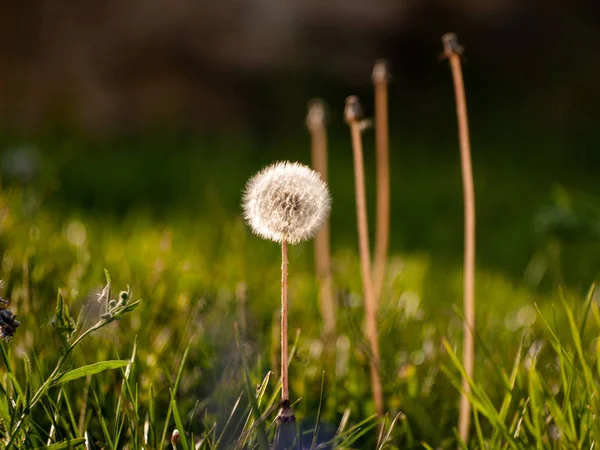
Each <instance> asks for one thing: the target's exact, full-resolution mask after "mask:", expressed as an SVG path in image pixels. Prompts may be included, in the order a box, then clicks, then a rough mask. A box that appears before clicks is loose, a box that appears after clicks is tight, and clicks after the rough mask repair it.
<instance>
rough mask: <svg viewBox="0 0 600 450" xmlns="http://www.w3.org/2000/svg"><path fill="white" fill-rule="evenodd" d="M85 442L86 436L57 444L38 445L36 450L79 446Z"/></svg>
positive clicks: (54, 449) (60, 449)
mask: <svg viewBox="0 0 600 450" xmlns="http://www.w3.org/2000/svg"><path fill="white" fill-rule="evenodd" d="M82 444H85V438H77V439H71V440H70V441H63V442H57V443H56V444H51V445H48V446H44V447H38V448H37V449H36V450H41V449H44V448H45V449H46V450H48V449H49V450H62V449H63V448H77V447H79V446H80V445H82Z"/></svg>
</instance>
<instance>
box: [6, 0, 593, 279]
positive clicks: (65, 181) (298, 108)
mask: <svg viewBox="0 0 600 450" xmlns="http://www.w3.org/2000/svg"><path fill="white" fill-rule="evenodd" d="M448 31H454V32H456V33H457V34H458V36H459V39H460V41H461V43H462V44H463V45H464V47H465V50H466V51H465V55H464V74H465V82H466V89H467V97H468V99H467V101H468V106H469V114H470V122H471V132H472V144H473V158H474V168H475V181H476V190H477V200H478V205H477V214H478V226H479V234H478V245H479V247H478V262H479V263H480V264H483V265H484V266H485V267H490V268H493V269H496V268H497V269H500V270H501V271H503V272H506V273H509V274H511V275H512V276H513V277H515V279H522V277H523V276H526V275H524V274H526V272H527V268H528V267H529V265H530V263H531V261H532V258H535V257H536V255H538V257H539V255H540V252H541V254H543V255H547V254H552V255H554V256H546V257H547V258H549V260H550V259H552V258H555V259H561V258H563V257H564V258H566V259H567V260H568V261H569V263H568V264H565V261H563V262H562V264H561V267H562V268H561V269H560V272H561V275H560V276H557V277H556V279H555V280H554V281H555V282H564V281H565V279H567V280H569V279H570V280H571V281H572V282H573V283H575V284H577V285H578V286H579V285H581V287H582V288H583V287H584V286H587V285H588V284H589V282H591V280H593V279H594V278H596V277H597V274H598V270H597V267H598V264H597V263H598V261H596V259H597V257H594V255H595V254H596V249H597V245H598V237H599V236H600V212H599V211H600V207H599V206H598V202H597V200H596V198H595V196H596V194H597V192H598V188H599V187H600V183H599V182H598V180H597V179H598V177H597V174H598V168H599V167H600V156H599V152H598V144H597V143H598V141H599V138H600V127H598V126H597V122H598V117H599V116H600V83H599V81H598V80H600V51H598V42H600V4H599V3H598V2H569V1H562V2H561V1H553V2H543V1H537V2H535V1H530V2H523V1H517V0H509V1H500V0H486V1H473V0H463V1H443V0H440V1H416V0H412V1H392V0H376V1H362V2H359V1H342V0H310V1H308V0H294V1H286V2H282V1H277V0H246V1H233V0H227V1H219V2H208V1H202V2H200V1H193V0H180V1H176V2H174V1H167V0H153V1H147V0H126V1H123V0H118V1H117V0H111V1H103V2H66V1H60V2H57V1H31V2H2V4H1V5H0V42H1V43H2V44H1V47H0V117H1V120H2V122H1V126H0V129H1V130H2V135H1V144H2V147H1V148H2V151H3V153H4V154H5V157H4V158H5V161H4V168H5V177H4V181H3V182H4V183H5V184H7V183H11V182H12V181H14V180H15V179H16V180H17V181H19V182H23V179H22V178H23V176H21V175H19V173H16V174H15V173H13V172H15V171H14V170H12V172H11V169H10V168H11V167H12V166H13V165H14V164H12V163H11V161H12V159H11V158H13V159H14V158H15V154H16V155H17V157H16V158H17V160H19V159H18V158H22V159H24V160H25V166H27V161H29V159H30V160H31V161H34V162H35V163H32V164H33V165H34V166H35V167H36V168H38V169H41V170H39V171H37V172H35V173H36V176H35V177H33V176H31V177H29V176H25V177H24V178H25V179H26V180H25V181H27V183H30V184H31V183H32V184H33V185H34V186H35V188H36V189H37V190H38V192H41V193H42V194H41V197H42V198H43V199H44V202H47V204H50V205H52V206H55V207H56V208H57V210H58V211H71V212H72V211H77V210H83V211H86V213H91V214H101V215H104V216H106V215H109V216H114V217H116V218H117V219H119V220H120V219H121V218H122V217H124V216H125V215H127V214H128V213H129V212H130V211H132V210H139V209H143V210H149V211H150V212H151V214H153V215H155V217H157V218H158V219H159V220H163V221H169V220H171V218H172V217H173V215H191V216H193V217H195V216H204V217H211V214H213V212H214V210H215V205H216V204H217V205H219V208H223V210H224V211H225V216H224V217H231V216H233V215H237V214H239V198H240V192H241V190H242V189H243V186H244V183H245V180H246V179H247V178H248V176H250V175H251V174H252V173H253V172H254V171H255V170H256V169H258V168H259V167H261V166H262V165H264V164H266V163H269V162H271V161H273V160H277V159H297V160H300V161H303V162H307V163H308V162H310V161H309V151H308V149H309V138H308V135H307V132H306V130H305V126H304V117H305V113H306V104H307V102H308V101H309V100H310V99H311V98H313V97H321V98H323V99H325V101H326V102H327V104H328V105H329V111H330V127H329V131H330V164H331V167H332V172H331V176H330V182H331V186H332V193H333V196H334V214H333V217H332V220H333V226H334V228H333V229H334V235H333V245H334V248H336V247H337V248H340V247H343V246H348V245H355V242H356V240H355V235H354V233H355V230H354V228H355V226H354V220H355V219H354V204H353V197H352V192H353V188H352V182H353V181H352V166H351V158H350V146H349V138H348V132H347V129H346V126H345V124H344V123H343V121H342V117H341V115H342V108H343V103H344V98H345V97H346V96H347V95H350V94H358V95H359V96H360V98H361V99H362V101H363V104H364V107H365V110H366V112H367V114H368V115H370V114H372V86H371V82H370V74H371V69H372V64H373V62H374V61H375V60H376V59H377V58H380V57H385V58H387V59H388V60H389V62H390V66H391V69H392V74H393V80H392V85H391V91H390V92H391V99H390V105H391V112H390V114H391V117H390V131H391V145H392V158H391V159H392V172H393V173H392V189H393V220H392V228H393V230H392V231H393V237H392V243H391V245H392V251H394V252H427V253H430V254H433V255H434V256H435V257H439V258H442V259H447V260H449V261H451V262H454V263H456V264H460V260H461V257H462V200H461V186H460V166H459V163H458V145H457V138H456V117H455V112H454V99H453V92H452V84H451V79H450V73H449V70H448V67H447V63H446V62H445V61H442V60H441V59H440V54H441V50H442V46H441V43H440V37H441V35H442V34H443V33H445V32H448ZM372 141H373V136H372V133H366V134H365V146H366V157H365V159H366V164H367V182H368V183H369V186H368V188H369V196H370V197H369V204H370V205H371V206H372V205H373V204H374V201H373V200H374V198H373V196H374V184H373V182H374V171H373V164H374V161H373V152H372V149H373V143H372ZM23 153H25V157H22V155H23ZM6 155H8V156H6ZM19 155H20V156H19ZM28 158H29V159H28ZM7 161H8V162H7ZM19 177H21V178H19ZM219 217H223V216H219ZM219 220H220V219H219ZM215 221H216V222H218V220H217V219H215ZM217 225H218V224H217ZM557 246H558V248H559V250H556V248H557ZM548 248H551V249H552V250H548ZM569 252H572V253H573V256H572V257H570V258H569V257H568V256H564V255H568V254H569ZM556 255H559V256H556ZM548 264H550V263H548ZM565 266H566V269H565V268H564V267H565ZM569 270H570V271H572V272H573V273H572V274H571V275H568V274H564V273H562V272H564V271H566V272H568V271H569Z"/></svg>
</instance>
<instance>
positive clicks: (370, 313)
mask: <svg viewBox="0 0 600 450" xmlns="http://www.w3.org/2000/svg"><path fill="white" fill-rule="evenodd" d="M345 115H346V122H348V125H349V126H350V133H351V135H352V150H353V155H354V187H355V196H356V217H357V227H358V247H359V253H360V261H361V270H362V280H363V291H364V293H363V296H364V304H365V326H366V334H367V339H368V340H369V344H370V347H371V355H370V358H369V368H370V372H371V390H372V392H373V401H374V402H375V410H376V412H377V416H378V417H379V418H382V417H383V389H382V387H381V379H380V378H379V343H378V339H377V337H378V336H377V334H378V333H377V308H376V305H375V298H374V295H373V282H372V279H371V256H370V251H369V229H368V223H367V198H366V193H365V174H364V172H365V171H364V164H363V150H362V138H361V123H360V121H359V119H360V115H361V113H360V104H359V103H358V98H356V97H355V96H351V97H348V98H347V99H346V111H345Z"/></svg>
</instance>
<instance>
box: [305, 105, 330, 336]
mask: <svg viewBox="0 0 600 450" xmlns="http://www.w3.org/2000/svg"><path fill="white" fill-rule="evenodd" d="M306 125H307V128H308V130H309V132H310V135H311V155H312V165H313V169H314V170H315V171H316V172H318V173H319V175H321V178H322V179H323V181H324V182H327V130H326V128H325V106H324V105H323V102H322V101H320V100H312V101H311V102H310V104H309V107H308V115H307V117H306ZM329 236H330V234H329V221H326V222H325V223H324V224H323V227H322V228H321V229H320V230H319V231H318V232H317V234H316V235H315V244H314V251H315V268H316V275H317V282H318V284H319V307H320V309H321V316H322V317H323V336H324V338H325V342H326V344H327V346H328V347H331V346H333V342H334V339H335V303H334V295H333V279H332V276H331V252H330V249H329V241H330V238H329Z"/></svg>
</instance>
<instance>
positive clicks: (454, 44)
mask: <svg viewBox="0 0 600 450" xmlns="http://www.w3.org/2000/svg"><path fill="white" fill-rule="evenodd" d="M442 45H443V46H444V56H446V57H448V56H450V55H451V54H453V53H456V54H458V55H460V54H462V52H463V50H464V49H463V47H462V46H461V45H460V44H459V43H458V37H457V36H456V34H455V33H446V34H444V35H443V36H442Z"/></svg>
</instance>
